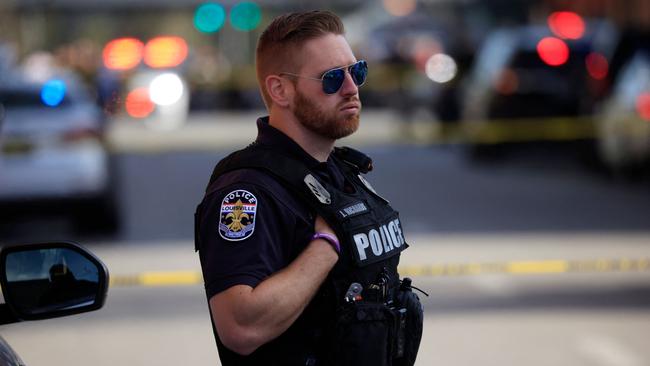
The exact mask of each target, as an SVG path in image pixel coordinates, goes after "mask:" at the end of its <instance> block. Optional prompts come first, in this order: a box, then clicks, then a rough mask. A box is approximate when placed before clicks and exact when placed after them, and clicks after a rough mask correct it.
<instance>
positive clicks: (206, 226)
mask: <svg viewBox="0 0 650 366" xmlns="http://www.w3.org/2000/svg"><path fill="white" fill-rule="evenodd" d="M202 205H203V207H202V210H201V211H202V214H201V218H200V225H199V229H198V230H199V236H200V240H201V249H200V250H201V252H202V253H201V256H202V257H203V258H202V267H203V277H204V280H205V289H206V293H207V295H208V298H211V297H212V296H214V295H216V294H218V293H219V292H221V291H224V290H226V289H228V288H230V287H232V286H235V285H248V286H251V287H255V286H257V285H258V284H259V283H260V282H262V281H263V280H264V279H266V278H267V277H269V276H270V275H272V274H273V273H275V272H277V271H279V270H280V269H282V268H284V267H286V266H287V265H288V252H289V250H290V246H291V243H292V242H293V240H294V238H293V237H292V236H293V231H292V230H288V229H289V228H293V227H294V226H295V221H296V219H295V216H294V215H293V214H291V212H289V211H288V209H287V208H286V207H285V206H284V205H283V204H282V202H279V201H278V200H277V199H276V198H275V195H274V194H273V193H272V192H271V191H269V190H267V189H265V188H264V187H261V186H258V185H255V184H251V183H235V184H229V185H227V186H225V187H224V188H220V189H218V190H217V191H215V192H213V193H211V194H210V195H208V196H207V197H206V198H205V199H204V201H203V204H202Z"/></svg>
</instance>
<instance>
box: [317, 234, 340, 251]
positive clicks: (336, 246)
mask: <svg viewBox="0 0 650 366" xmlns="http://www.w3.org/2000/svg"><path fill="white" fill-rule="evenodd" d="M316 239H323V240H325V241H326V242H328V243H330V244H331V245H332V248H334V250H336V253H337V254H341V244H339V241H338V239H336V237H335V236H334V235H332V234H327V233H315V234H314V235H313V236H312V237H311V240H316Z"/></svg>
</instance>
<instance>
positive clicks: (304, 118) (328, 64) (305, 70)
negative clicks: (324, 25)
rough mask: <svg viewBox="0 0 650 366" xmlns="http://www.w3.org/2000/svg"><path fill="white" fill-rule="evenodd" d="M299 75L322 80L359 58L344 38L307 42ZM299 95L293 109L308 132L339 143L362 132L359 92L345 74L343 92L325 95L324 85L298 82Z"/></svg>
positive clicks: (331, 37)
mask: <svg viewBox="0 0 650 366" xmlns="http://www.w3.org/2000/svg"><path fill="white" fill-rule="evenodd" d="M303 50H304V54H303V58H302V60H303V67H302V68H301V70H300V71H299V74H300V75H304V76H309V77H314V78H320V77H321V75H322V74H323V73H324V72H325V71H327V70H330V69H333V68H337V67H342V66H347V65H350V64H353V63H354V62H356V61H357V60H356V58H355V57H354V54H353V53H352V50H351V49H350V46H349V45H348V43H347V41H346V40H345V38H344V37H343V36H340V35H333V34H329V35H326V36H323V37H320V38H316V39H314V40H311V41H308V42H307V43H306V44H305V46H304V47H303ZM295 85H296V94H295V97H294V100H293V103H292V104H291V109H292V112H293V114H294V115H295V116H296V119H297V120H298V121H299V122H300V123H302V125H303V126H305V127H306V128H307V129H308V130H310V131H312V132H314V133H316V134H318V135H320V136H323V137H326V138H330V139H334V140H335V139H340V138H343V137H346V136H349V135H351V134H352V133H354V132H355V131H356V130H357V128H359V112H360V111H361V102H360V100H359V88H358V87H357V86H356V85H355V84H354V82H353V81H352V77H351V76H350V74H349V73H347V72H346V75H345V80H344V82H343V85H341V88H340V89H339V90H338V91H337V92H336V93H334V94H325V92H324V91H323V85H322V82H320V81H317V80H310V79H304V78H297V79H296V84H295Z"/></svg>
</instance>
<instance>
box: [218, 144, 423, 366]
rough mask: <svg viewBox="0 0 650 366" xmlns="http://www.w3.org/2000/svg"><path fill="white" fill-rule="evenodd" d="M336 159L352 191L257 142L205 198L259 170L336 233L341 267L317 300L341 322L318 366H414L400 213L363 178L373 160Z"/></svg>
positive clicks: (418, 315) (340, 153)
mask: <svg viewBox="0 0 650 366" xmlns="http://www.w3.org/2000/svg"><path fill="white" fill-rule="evenodd" d="M332 158H333V159H334V160H335V163H336V165H337V166H338V167H339V168H340V169H341V171H342V173H343V175H344V177H345V179H346V185H347V186H348V187H351V188H352V189H350V190H349V191H350V192H344V191H341V190H340V189H338V188H336V187H334V186H333V185H331V184H329V183H328V182H326V181H324V180H322V179H319V178H318V176H317V175H316V173H314V172H312V171H310V170H309V168H308V167H307V166H306V165H305V163H303V162H302V161H300V160H298V159H296V158H294V157H292V156H290V155H285V154H283V153H282V152H279V151H277V150H272V149H270V148H267V147H264V146H262V145H258V144H255V143H254V144H252V145H250V146H249V147H247V148H245V149H243V150H240V151H237V152H235V153H233V154H231V155H229V156H228V157H226V158H225V159H223V160H222V161H221V162H220V163H219V164H218V165H217V166H216V167H215V169H214V172H213V173H212V176H211V178H210V184H209V185H208V189H207V192H206V193H207V194H210V193H211V186H212V183H213V182H214V181H215V180H216V179H217V178H218V177H219V176H221V175H223V174H225V173H227V172H230V171H234V170H238V169H259V170H262V171H264V172H266V173H267V174H269V175H271V176H273V177H275V178H276V180H277V181H278V182H280V183H282V184H283V185H284V186H285V187H287V188H288V189H289V190H290V191H291V192H295V193H296V194H297V195H298V197H299V198H300V200H301V201H303V202H304V203H306V204H307V206H308V207H310V208H311V209H312V210H313V211H314V212H315V213H317V214H318V215H320V216H322V217H323V218H324V219H325V220H326V221H327V223H328V224H329V225H330V226H331V227H332V229H333V230H334V232H335V233H336V235H337V237H338V238H339V241H340V243H341V253H340V258H339V261H338V262H337V264H336V265H335V267H334V268H333V269H332V271H330V274H329V276H328V279H327V280H326V281H325V283H324V284H323V286H322V287H321V289H320V290H319V294H317V296H316V297H315V299H314V300H313V301H321V302H324V303H326V306H325V307H326V308H329V309H332V311H331V314H333V317H334V319H330V320H328V321H325V322H323V323H324V325H323V326H324V327H325V328H324V329H321V330H319V332H318V333H319V334H321V339H320V340H317V342H318V343H319V347H320V348H321V349H320V350H319V352H318V361H317V362H316V363H314V364H315V365H355V366H363V365H373V366H382V365H412V364H413V363H414V362H415V355H416V354H417V349H418V347H419V341H420V337H421V332H422V307H421V304H420V302H419V299H417V296H416V295H415V294H413V293H412V292H411V288H410V280H409V279H405V280H408V281H401V280H400V278H399V274H398V272H397V265H398V264H399V257H400V253H401V252H402V251H403V250H404V249H406V248H408V244H407V243H406V240H405V238H404V234H403V231H402V225H401V222H400V219H399V214H398V213H397V211H395V210H394V209H393V208H392V207H391V206H390V205H389V202H388V201H387V200H385V199H384V198H382V197H381V196H380V195H378V194H377V192H376V191H375V190H374V189H373V188H372V186H371V185H370V184H369V183H368V182H367V181H366V180H365V179H364V178H363V176H362V174H365V173H367V172H368V171H369V170H371V169H372V161H371V160H370V158H368V157H367V156H366V155H364V154H362V153H360V152H358V151H356V150H353V149H350V148H335V151H334V154H333V155H332ZM405 303H409V304H408V305H409V306H411V308H412V309H406V308H405V306H406V305H407V304H405ZM328 313H330V312H328ZM414 313H415V314H414ZM407 315H408V317H407ZM297 341H298V340H297ZM297 351H298V350H297Z"/></svg>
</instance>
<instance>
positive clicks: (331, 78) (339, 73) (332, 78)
mask: <svg viewBox="0 0 650 366" xmlns="http://www.w3.org/2000/svg"><path fill="white" fill-rule="evenodd" d="M344 79H345V71H343V70H341V69H336V70H330V71H328V72H326V73H325V75H323V91H324V92H325V93H326V94H334V93H336V92H337V91H338V90H339V89H340V88H341V85H343V80H344Z"/></svg>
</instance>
